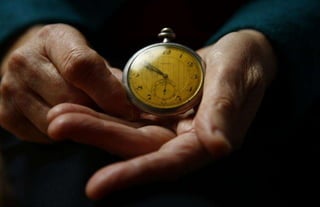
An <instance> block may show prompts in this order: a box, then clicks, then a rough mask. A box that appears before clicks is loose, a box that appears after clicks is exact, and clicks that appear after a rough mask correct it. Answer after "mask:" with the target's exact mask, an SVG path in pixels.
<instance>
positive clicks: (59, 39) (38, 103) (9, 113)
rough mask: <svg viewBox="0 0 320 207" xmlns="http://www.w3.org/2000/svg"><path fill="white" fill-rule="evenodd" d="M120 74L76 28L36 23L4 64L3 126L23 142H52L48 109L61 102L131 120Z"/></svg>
mask: <svg viewBox="0 0 320 207" xmlns="http://www.w3.org/2000/svg"><path fill="white" fill-rule="evenodd" d="M117 75H121V73H120V72H118V70H116V69H113V68H111V67H110V66H109V65H108V63H107V61H106V60H105V59H104V58H102V57H101V56H100V55H99V54H97V53H96V52H95V51H94V50H92V49H91V48H90V47H89V46H88V43H87V41H86V39H85V38H84V37H83V35H82V34H81V33H80V32H79V31H77V30H76V29H74V28H73V27H71V26H68V25H65V24H52V25H47V26H35V27H33V28H31V29H29V30H27V31H26V32H25V33H24V34H23V35H22V36H21V37H20V38H18V39H17V40H16V42H15V43H14V44H13V45H12V48H11V49H10V50H9V51H8V53H7V55H6V56H5V57H4V59H3V61H2V62H1V76H2V80H1V88H0V89H1V90H0V124H1V126H2V127H3V128H5V129H7V130H9V131H10V132H12V133H13V134H14V135H16V136H17V137H19V138H21V139H23V140H27V141H35V142H48V141H49V139H48V138H47V135H46V133H47V127H48V122H47V120H46V116H47V112H48V111H49V109H50V108H51V107H53V106H55V105H57V104H59V103H65V102H70V103H77V104H81V105H85V106H89V107H92V108H95V109H99V110H103V111H105V112H107V113H109V114H112V115H117V116H120V117H126V118H130V117H132V116H134V109H133V108H132V107H130V104H129V102H128V101H127V98H126V94H125V91H124V89H123V87H122V84H121V83H120V81H119V79H118V78H116V77H115V76H117Z"/></svg>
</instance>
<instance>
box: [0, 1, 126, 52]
mask: <svg viewBox="0 0 320 207" xmlns="http://www.w3.org/2000/svg"><path fill="white" fill-rule="evenodd" d="M122 2H124V0H118V1H102V0H101V1H94V2H93V1H86V0H46V1H43V0H14V1H12V0H1V4H0V48H1V46H3V45H4V44H5V43H6V42H7V40H8V38H11V37H12V36H14V35H15V34H17V33H19V32H20V31H22V30H24V29H25V28H27V27H29V26H31V25H34V24H44V23H57V22H61V23H69V24H73V25H78V26H79V27H82V28H84V29H86V30H94V29H96V28H97V27H99V26H100V25H101V24H103V21H105V19H106V18H107V17H108V16H111V15H112V14H113V12H114V11H115V10H116V9H117V8H118V7H119V5H121V3H122ZM1 49H3V48H1Z"/></svg>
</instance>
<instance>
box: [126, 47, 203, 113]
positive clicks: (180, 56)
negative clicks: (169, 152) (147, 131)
mask: <svg viewBox="0 0 320 207" xmlns="http://www.w3.org/2000/svg"><path fill="white" fill-rule="evenodd" d="M203 79H204V68H203V64H202V62H201V59H200V58H199V56H197V54H196V53H194V52H193V51H192V50H190V49H188V48H186V47H184V46H182V45H179V44H174V43H159V44H154V45H151V46H149V47H146V48H144V49H142V50H140V51H138V52H137V53H136V54H135V55H134V56H133V57H132V58H131V59H130V60H129V62H128V64H127V65H126V68H125V71H124V82H125V85H126V88H127V90H128V93H129V96H130V98H131V99H132V101H133V103H135V104H136V105H137V106H138V107H140V108H141V109H142V110H145V111H147V112H151V113H156V114H166V113H168V114H174V113H179V112H183V111H186V110H187V109H189V108H191V107H192V105H193V104H194V103H195V102H196V100H197V99H198V97H199V95H200V94H201V89H202V85H203Z"/></svg>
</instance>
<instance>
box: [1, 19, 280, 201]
mask: <svg viewBox="0 0 320 207" xmlns="http://www.w3.org/2000/svg"><path fill="white" fill-rule="evenodd" d="M58 27H61V25H58ZM62 27H66V26H65V25H62ZM67 28H68V29H70V28H69V27H67ZM60 29H61V28H60ZM62 29H63V28H62ZM42 32H43V31H42ZM62 34H64V35H62V36H65V33H63V32H62ZM78 34H79V33H77V35H78ZM39 35H40V36H41V31H40V34H39V32H38V36H39ZM60 39H61V38H60ZM62 39H63V38H62ZM75 40H76V38H75ZM75 40H74V44H73V45H72V46H73V48H77V44H80V43H81V44H82V45H83V44H85V43H84V40H83V38H82V39H81V41H79V42H77V41H75ZM71 42H72V41H71ZM61 43H64V42H63V41H60V42H59V44H61ZM46 44H49V43H48V42H47V43H46ZM59 44H57V42H54V44H53V45H51V47H50V48H47V49H46V51H47V54H49V55H48V58H49V59H50V58H51V59H54V58H53V56H54V53H53V52H48V51H52V50H54V48H55V47H59ZM61 47H62V46H61ZM24 48H25V49H26V46H25V47H24ZM63 48H68V47H63ZM71 48H72V47H71ZM85 48H87V47H85ZM60 49H61V48H60ZM87 49H88V48H87ZM18 51H21V50H19V49H18ZM68 51H69V52H70V51H73V50H68ZM68 51H66V53H65V54H66V55H65V56H66V57H69V56H70V55H68ZM76 51H78V50H76ZM88 51H90V54H91V53H92V50H91V49H88ZM88 51H87V50H84V53H85V52H88ZM71 53H72V52H71ZM80 53H81V52H80ZM198 53H199V55H200V56H201V57H202V58H203V60H204V61H205V63H206V77H205V84H204V89H203V90H204V91H203V97H202V100H201V103H200V104H199V106H198V107H197V108H196V109H195V112H194V113H193V114H189V115H187V116H179V117H175V118H172V119H171V120H170V121H169V122H168V120H166V121H164V120H162V119H161V118H157V117H154V116H150V115H146V114H144V113H142V112H139V111H137V110H136V109H135V108H134V107H133V106H131V105H130V104H129V103H128V101H127V100H126V98H125V95H124V94H125V92H124V89H123V87H122V86H121V84H119V83H120V80H117V78H116V77H118V79H120V77H121V71H120V70H116V69H112V68H111V67H110V66H108V65H107V64H103V63H105V62H106V61H103V60H100V61H98V62H99V63H100V64H95V63H97V62H94V61H93V62H90V61H89V63H90V64H89V63H88V62H87V61H85V60H83V59H82V62H80V63H78V64H70V63H68V61H66V60H68V58H67V59H66V58H65V57H64V56H63V54H64V53H61V54H60V56H59V54H56V55H57V56H59V57H61V59H57V60H56V62H54V64H53V63H52V62H51V63H47V64H45V65H46V66H47V67H49V66H50V65H51V64H52V65H54V66H55V68H54V67H53V66H52V65H51V66H50V67H51V69H48V70H46V69H43V70H44V71H46V72H43V73H42V72H39V71H38V70H37V71H38V72H35V71H34V70H31V71H33V72H30V73H31V74H32V77H33V80H36V79H38V78H39V77H40V78H42V77H43V76H44V77H46V76H45V75H46V74H54V75H52V76H53V77H56V79H57V80H56V82H54V83H47V82H49V79H45V80H47V81H46V82H43V81H33V82H30V79H27V80H24V78H23V77H21V78H19V77H18V74H17V68H18V67H17V64H13V63H14V60H15V59H19V58H20V54H21V53H17V52H13V53H12V55H10V56H9V60H8V61H7V62H8V64H7V69H5V70H4V72H3V74H4V75H3V79H4V81H3V82H2V83H1V96H2V97H1V105H0V115H1V125H3V126H4V127H5V128H7V129H9V130H11V131H12V132H13V133H15V134H16V135H17V136H19V135H20V136H21V137H22V138H24V139H26V140H28V137H30V136H31V135H34V134H35V135H37V134H41V135H42V136H45V137H47V135H48V136H49V137H50V138H51V139H52V140H55V141H60V140H64V139H66V138H68V139H71V140H73V141H75V142H80V143H84V144H89V145H93V146H96V147H99V148H102V149H104V150H106V151H108V152H110V153H113V154H116V155H119V156H122V157H124V158H125V159H124V160H123V161H122V162H118V163H114V164H111V165H108V166H106V167H104V168H102V169H100V170H99V171H97V172H96V173H95V174H94V175H93V176H92V177H91V179H90V180H89V182H88V184H87V188H86V192H87V195H88V196H89V197H90V198H92V199H99V198H101V197H103V196H105V195H107V194H108V193H110V192H112V191H114V190H118V189H121V188H125V187H128V186H130V185H135V184H140V183H143V182H148V181H152V180H154V179H170V178H174V177H176V176H179V175H182V174H184V173H187V172H189V171H192V170H196V169H198V168H199V167H201V166H203V165H205V164H207V163H208V162H211V161H212V160H215V159H218V158H220V157H222V156H226V155H227V154H228V153H230V152H231V151H232V150H233V149H235V148H237V147H240V146H241V144H242V142H243V138H244V136H245V133H246V131H247V129H248V127H249V126H250V123H251V121H252V120H253V119H254V116H255V113H256V111H257V110H258V108H259V105H260V102H261V100H262V98H263V95H264V91H265V90H266V87H267V86H268V84H270V82H271V81H272V79H273V77H274V76H275V71H276V60H275V57H274V54H273V51H272V48H271V46H270V45H269V42H268V41H267V39H266V38H265V37H264V36H263V35H262V34H261V33H259V32H257V31H253V30H241V31H238V32H233V33H230V34H227V35H226V36H224V37H222V38H221V39H220V40H219V41H218V42H217V43H215V44H213V45H210V46H208V47H205V48H202V49H200V50H199V51H198ZM17 54H18V55H17ZM28 54H30V53H28ZM81 54H82V53H81ZM92 54H94V56H96V55H97V54H96V53H92ZM80 56H81V57H83V56H84V55H80ZM10 57H11V58H10ZM63 57H64V58H63ZM71 57H73V56H72V55H71ZM89 57H90V56H89ZM48 58H44V59H45V60H47V59H48ZM56 58H58V57H56ZM99 58H101V57H99ZM51 59H50V60H51ZM28 60H29V59H28ZM30 60H32V58H30ZM58 60H63V61H64V62H63V61H62V63H59V61H58ZM18 62H19V61H18ZM66 62H67V63H66ZM102 62H103V63H102ZM22 63H23V61H22ZM19 64H20V62H19ZM19 64H18V65H19ZM24 64H25V63H24ZM20 65H21V64H20ZM22 65H23V64H22ZM66 65H69V67H66ZM70 65H72V66H74V67H70ZM97 65H99V66H97ZM14 66H16V67H14ZM59 66H61V67H59ZM89 66H90V68H94V69H93V70H92V73H91V72H90V73H88V71H87V70H86V69H87V68H88V67H89ZM26 68H27V67H26ZM61 68H62V69H61ZM66 68H69V69H68V70H64V69H66ZM70 68H73V69H74V70H76V71H77V72H76V71H73V70H72V69H71V70H70ZM38 69H40V68H38ZM72 71H73V72H72ZM90 71H91V70H90ZM110 71H112V72H110ZM79 73H80V74H83V73H84V74H86V76H87V74H89V75H88V77H89V80H91V81H87V80H86V78H84V77H83V76H82V75H79ZM35 74H38V75H35ZM97 74H98V75H97ZM110 74H115V75H110ZM32 77H31V76H30V78H32ZM105 77H108V78H105ZM111 77H112V78H111ZM13 78H16V80H20V82H21V84H20V87H21V88H24V89H25V90H24V92H29V93H27V94H28V95H24V94H25V93H23V94H22V93H21V94H20V95H14V98H10V96H9V95H10V94H11V95H13V91H15V90H16V91H17V90H18V89H16V88H15V87H13V88H11V84H10V83H12V82H10V80H11V81H13V80H12V79H13ZM54 80H55V79H54ZM92 80H95V83H94V84H92V85H90V84H89V83H88V82H93V81H92ZM38 82H39V83H38ZM35 83H38V84H35ZM41 83H42V84H41ZM34 84H35V85H34ZM46 84H49V89H48V90H45V91H43V89H44V88H43V86H44V85H46ZM56 84H57V85H58V86H59V88H61V89H62V90H59V91H60V92H58V94H55V95H53V94H52V93H49V92H48V91H49V90H57V85H56ZM100 84H101V85H100ZM103 84H109V85H108V86H107V87H105V86H103ZM18 85H19V84H18ZM110 85H112V86H113V90H112V91H110ZM23 86H24V87H23ZM40 86H42V87H40ZM60 86H61V87H60ZM38 87H39V88H38ZM101 87H105V89H104V90H103V92H104V93H103V95H104V96H102V95H101V94H100V92H99V91H100V90H102V89H101ZM9 89H10V90H9ZM14 89H15V90H14ZM30 90H31V91H30ZM106 91H109V92H110V94H108V93H106ZM114 91H116V92H114ZM59 93H61V94H59ZM101 93H102V92H101ZM106 94H108V95H106ZM34 96H36V98H34V99H32V97H34ZM51 96H54V97H51ZM114 98H117V101H112V102H110V101H108V100H110V99H111V100H114ZM29 100H34V101H33V102H32V103H34V104H33V106H31V105H32V104H29V105H28V106H25V105H24V104H25V103H27V102H29ZM65 102H68V103H65ZM9 103H14V104H12V106H11V105H9ZM60 103H61V104H60ZM95 104H96V105H98V106H99V107H100V108H102V109H103V113H101V111H100V112H98V111H96V110H94V109H92V107H91V106H92V105H95ZM40 109H41V110H40ZM31 111H38V113H37V114H35V115H32V113H31ZM13 112H15V113H17V115H16V116H13V114H15V113H13ZM126 115H127V117H126ZM128 115H129V116H128ZM128 117H129V118H128ZM5 118H9V119H5ZM46 118H47V119H46ZM10 120H11V121H10ZM17 120H20V121H21V120H23V121H24V122H23V123H25V124H23V129H20V128H19V127H17V126H12V123H13V122H14V121H17ZM10 123H11V124H10ZM21 127H22V126H21ZM29 129H30V131H31V132H32V131H33V133H31V132H30V133H29V134H27V135H24V134H23V133H22V132H25V131H26V130H28V131H29ZM41 139H42V138H41V136H39V137H38V139H37V141H38V140H41ZM31 141H32V140H31Z"/></svg>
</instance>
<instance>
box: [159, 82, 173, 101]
mask: <svg viewBox="0 0 320 207" xmlns="http://www.w3.org/2000/svg"><path fill="white" fill-rule="evenodd" d="M153 91H154V94H155V96H156V97H157V98H159V99H161V100H163V101H166V100H169V99H171V98H174V97H175V96H176V85H175V83H174V82H173V81H171V80H169V79H167V78H165V79H161V80H159V81H157V82H156V83H155V85H154V88H153Z"/></svg>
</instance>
